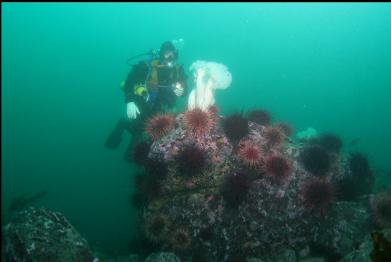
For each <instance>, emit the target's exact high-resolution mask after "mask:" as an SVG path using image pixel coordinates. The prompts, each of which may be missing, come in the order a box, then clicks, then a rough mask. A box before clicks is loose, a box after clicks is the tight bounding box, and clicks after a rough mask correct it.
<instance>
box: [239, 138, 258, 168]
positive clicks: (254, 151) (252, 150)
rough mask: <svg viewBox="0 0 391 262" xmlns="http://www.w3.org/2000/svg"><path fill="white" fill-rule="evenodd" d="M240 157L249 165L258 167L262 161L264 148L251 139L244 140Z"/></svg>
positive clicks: (240, 148)
mask: <svg viewBox="0 0 391 262" xmlns="http://www.w3.org/2000/svg"><path fill="white" fill-rule="evenodd" d="M238 155H239V158H240V159H241V160H242V161H243V163H244V164H246V165H247V166H249V167H256V166H259V165H260V164H261V163H262V160H263V158H262V156H263V152H262V150H261V149H260V148H259V147H258V146H256V145H255V144H253V143H252V142H251V141H248V140H247V141H244V142H243V143H241V144H240V146H239V152H238Z"/></svg>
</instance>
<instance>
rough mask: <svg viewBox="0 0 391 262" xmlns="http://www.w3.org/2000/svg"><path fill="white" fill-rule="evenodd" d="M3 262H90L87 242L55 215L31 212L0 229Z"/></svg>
mask: <svg viewBox="0 0 391 262" xmlns="http://www.w3.org/2000/svg"><path fill="white" fill-rule="evenodd" d="M3 240H4V251H5V259H6V261H10V262H13V261H15V262H16V261H63V262H68V261H69V262H71V261H86V262H87V261H88V262H92V261H94V256H93V254H92V252H91V250H90V247H89V245H88V243H87V241H86V240H85V239H84V238H83V237H82V236H81V235H80V234H79V233H78V232H77V231H76V229H75V228H74V227H73V226H72V225H71V224H70V223H69V222H68V220H67V219H66V218H65V217H64V216H63V215H62V214H61V213H58V212H53V211H50V210H47V209H45V208H40V209H37V208H33V207H30V208H29V209H26V210H23V211H20V212H18V213H16V214H15V215H14V216H13V217H12V219H11V221H10V223H8V224H7V225H6V226H5V227H4V228H3Z"/></svg>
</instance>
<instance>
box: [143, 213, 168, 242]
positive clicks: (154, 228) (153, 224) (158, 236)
mask: <svg viewBox="0 0 391 262" xmlns="http://www.w3.org/2000/svg"><path fill="white" fill-rule="evenodd" d="M168 227H169V220H168V218H167V217H166V216H165V215H162V214H157V215H154V216H153V217H152V218H151V219H150V220H148V221H147V223H146V224H145V227H144V232H145V235H146V237H147V238H148V239H149V240H151V241H153V242H155V243H158V242H161V241H163V240H165V238H166V237H167V233H168V232H169V231H168Z"/></svg>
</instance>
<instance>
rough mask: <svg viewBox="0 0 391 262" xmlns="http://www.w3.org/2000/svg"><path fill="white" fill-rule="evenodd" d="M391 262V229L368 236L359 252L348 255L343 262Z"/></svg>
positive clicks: (360, 246) (355, 251)
mask: <svg viewBox="0 0 391 262" xmlns="http://www.w3.org/2000/svg"><path fill="white" fill-rule="evenodd" d="M386 261H391V228H388V229H384V230H382V231H374V232H372V233H371V234H370V235H367V236H366V237H365V239H364V241H363V242H362V243H361V244H360V245H359V247H358V249H357V250H354V251H353V252H351V253H349V254H348V255H346V256H345V257H344V258H343V259H342V260H341V262H386Z"/></svg>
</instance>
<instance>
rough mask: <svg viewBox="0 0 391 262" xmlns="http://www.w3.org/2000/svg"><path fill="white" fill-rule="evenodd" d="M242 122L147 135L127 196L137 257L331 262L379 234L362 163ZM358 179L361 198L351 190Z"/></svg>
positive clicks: (332, 140)
mask: <svg viewBox="0 0 391 262" xmlns="http://www.w3.org/2000/svg"><path fill="white" fill-rule="evenodd" d="M248 115H254V114H251V112H250V114H247V115H244V114H236V115H234V116H227V117H223V116H220V115H219V114H218V112H217V108H215V107H213V108H210V109H209V111H207V112H203V111H197V109H192V110H189V111H187V112H184V113H183V114H179V115H176V116H175V124H172V122H170V123H167V125H164V123H163V122H164V121H161V122H160V124H159V125H156V126H155V127H154V128H153V129H150V130H149V132H151V137H152V138H153V141H150V149H149V151H146V152H145V154H146V156H145V158H146V159H148V160H147V161H144V162H143V167H144V169H143V170H144V172H143V174H140V175H138V176H137V177H136V185H137V191H136V193H135V194H134V195H133V196H132V198H131V201H132V203H133V204H134V206H136V207H138V208H139V214H140V232H139V235H138V238H137V240H138V242H139V243H141V244H140V246H139V248H138V250H134V251H140V253H142V252H145V254H147V253H148V252H149V253H153V252H173V253H175V254H176V255H177V256H178V257H179V258H180V259H181V260H182V261H249V260H251V259H253V260H254V259H255V260H254V261H258V260H257V259H259V261H277V260H275V259H276V258H277V257H279V256H282V255H283V254H285V253H286V254H287V256H290V257H291V258H289V259H288V258H286V257H285V258H282V260H281V261H299V259H301V260H303V261H304V259H305V258H306V257H311V256H312V257H321V258H322V259H324V260H327V261H337V260H339V259H342V258H343V257H344V256H346V255H347V254H349V253H350V252H353V251H354V250H356V249H357V248H358V247H359V244H360V243H361V242H362V241H364V239H365V237H366V236H368V234H370V232H371V231H372V230H373V229H374V228H376V225H375V223H374V222H373V221H374V219H373V212H374V211H373V205H371V200H370V199H369V197H368V194H370V193H371V187H372V184H373V183H371V182H373V179H374V176H373V174H372V173H371V172H370V170H369V168H368V165H367V163H365V161H366V159H365V158H360V159H358V160H357V159H354V161H356V162H354V161H353V160H351V159H352V157H350V156H349V155H348V154H346V153H344V152H343V150H341V147H342V144H341V143H340V141H339V140H338V138H337V137H332V136H331V135H327V136H324V137H323V138H322V137H320V138H318V139H317V140H309V141H307V142H305V143H303V141H300V142H297V143H296V142H294V141H293V140H292V138H290V137H289V135H290V132H286V130H288V128H282V127H288V125H286V124H281V123H280V124H278V125H273V124H271V123H269V122H267V123H266V124H264V125H262V124H258V123H256V122H252V121H250V119H251V118H248V117H247V116H248ZM165 117H166V118H167V116H165ZM172 117H174V116H172ZM171 119H172V118H171ZM251 120H252V119H251ZM154 121H156V118H155V120H154ZM150 126H151V125H150ZM154 134H160V135H159V136H156V135H154ZM352 161H353V162H352ZM360 161H361V162H360ZM363 163H364V164H363ZM357 166H360V167H359V168H356V167H357ZM362 167H364V168H362ZM356 173H358V174H356ZM358 178H361V180H363V181H366V182H365V186H366V188H365V190H360V191H357V190H353V189H354V188H356V187H357V183H358V182H357V183H356V184H354V183H350V184H349V183H348V182H349V181H361V180H359V179H358ZM361 184H363V183H361ZM360 186H361V187H363V186H364V185H360ZM352 188H353V189H352ZM347 192H348V193H349V192H350V195H349V201H345V200H346V198H347V197H346V194H347ZM352 192H353V193H352ZM364 193H365V194H364ZM353 198H354V199H353ZM383 202H384V201H383ZM387 203H388V202H387ZM386 205H387V204H386ZM383 209H384V208H383ZM385 216H386V218H385V219H386V220H387V219H390V221H391V217H387V215H385ZM135 241H136V240H135ZM133 243H135V242H133ZM133 248H134V245H133ZM293 257H294V259H293ZM286 259H288V260H286ZM253 260H251V261H253Z"/></svg>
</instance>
